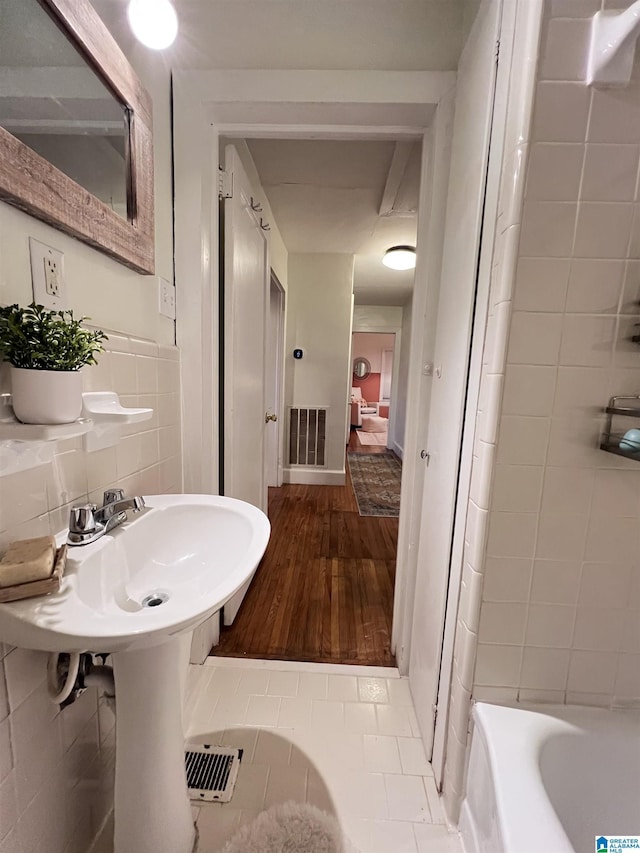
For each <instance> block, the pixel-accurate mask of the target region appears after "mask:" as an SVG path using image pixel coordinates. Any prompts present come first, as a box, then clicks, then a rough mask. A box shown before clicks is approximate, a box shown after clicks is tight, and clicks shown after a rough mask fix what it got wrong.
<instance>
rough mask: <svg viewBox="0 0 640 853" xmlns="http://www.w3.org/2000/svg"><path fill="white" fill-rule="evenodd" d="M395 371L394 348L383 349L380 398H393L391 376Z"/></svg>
mask: <svg viewBox="0 0 640 853" xmlns="http://www.w3.org/2000/svg"><path fill="white" fill-rule="evenodd" d="M392 373H393V350H392V349H383V350H382V369H381V371H380V400H390V399H391V376H392Z"/></svg>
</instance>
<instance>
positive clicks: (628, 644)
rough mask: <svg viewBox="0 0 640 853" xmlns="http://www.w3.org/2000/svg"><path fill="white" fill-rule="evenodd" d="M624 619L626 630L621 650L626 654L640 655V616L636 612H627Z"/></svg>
mask: <svg viewBox="0 0 640 853" xmlns="http://www.w3.org/2000/svg"><path fill="white" fill-rule="evenodd" d="M623 619H624V628H623V632H622V643H621V646H620V648H621V649H622V651H624V652H633V653H636V654H640V616H639V615H638V613H637V611H635V610H627V611H626V612H625V613H624V616H623Z"/></svg>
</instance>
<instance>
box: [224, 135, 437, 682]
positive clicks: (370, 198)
mask: <svg viewBox="0 0 640 853" xmlns="http://www.w3.org/2000/svg"><path fill="white" fill-rule="evenodd" d="M221 148H223V149H224V152H225V160H224V162H223V163H222V165H223V167H224V168H225V172H226V173H227V174H226V176H225V183H226V185H227V186H228V187H230V188H231V189H230V190H229V191H228V194H227V195H225V196H224V198H225V202H224V203H225V205H226V207H225V210H224V216H223V218H224V222H225V227H224V229H223V230H224V239H225V251H224V257H225V270H224V275H225V279H224V280H225V297H224V304H225V317H224V337H225V359H224V361H225V365H226V368H227V369H225V393H224V400H225V404H224V406H223V411H221V417H224V419H225V436H226V435H228V434H230V433H231V431H232V429H233V419H234V413H235V411H242V413H243V418H244V420H243V423H242V431H243V432H244V433H246V434H247V435H248V434H252V435H255V436H256V438H255V441H254V442H253V445H252V446H247V447H245V448H244V449H242V448H240V447H239V444H238V442H239V440H240V436H239V425H236V430H235V432H234V433H233V434H232V435H230V438H229V440H228V441H227V442H225V446H224V453H223V456H224V459H225V470H226V469H227V467H229V468H230V469H232V470H233V465H234V461H233V459H228V452H229V450H230V449H231V450H233V452H235V453H240V454H244V456H243V465H242V466H240V465H238V467H239V468H240V467H241V473H243V474H245V475H247V476H248V475H250V466H248V465H246V460H247V458H248V456H249V454H250V451H251V450H252V449H253V451H254V452H253V464H254V466H256V463H257V466H258V467H259V458H258V457H259V455H260V449H261V448H264V450H263V452H264V456H265V462H266V482H267V485H268V486H269V487H270V489H269V499H268V515H269V518H270V520H271V523H272V538H271V543H270V546H269V548H268V550H267V553H266V555H265V558H264V560H263V562H262V564H261V566H260V567H259V568H258V570H257V572H256V574H255V577H254V579H253V581H252V584H251V587H250V588H249V589H248V591H245V597H244V600H243V603H242V606H241V607H240V606H239V602H238V600H237V598H238V597H234V602H233V605H234V612H233V618H228V613H227V611H228V607H227V606H225V613H224V626H225V627H224V628H223V629H222V634H221V637H220V643H219V645H218V646H217V647H215V648H214V649H213V654H216V655H234V654H238V655H241V656H243V657H258V658H277V659H288V660H305V661H316V662H323V663H327V662H331V663H339V664H350V663H352V664H373V665H393V663H394V657H393V654H392V651H391V626H392V614H393V588H394V582H395V556H396V549H397V535H398V515H399V500H400V473H401V466H400V462H399V460H398V459H397V457H395V456H394V454H393V452H391V451H388V450H387V437H388V435H389V436H390V433H389V430H388V427H390V426H391V427H393V425H394V415H395V412H396V410H397V408H398V407H400V408H403V409H404V407H405V406H406V387H405V388H404V391H403V394H402V395H401V399H398V396H399V395H398V393H397V392H398V390H399V386H398V382H397V379H398V369H397V364H398V363H399V359H395V358H394V350H396V351H397V352H399V348H400V346H401V345H404V346H405V347H408V346H409V342H410V336H409V334H405V335H404V337H401V327H402V314H403V310H404V307H403V305H402V304H394V303H399V302H401V301H403V300H406V297H407V292H408V293H409V295H410V294H411V287H412V279H413V276H412V274H411V273H406V272H402V273H398V272H397V271H395V270H387V269H386V268H385V267H384V266H383V265H382V257H383V255H384V250H385V249H386V248H388V246H389V244H393V243H394V242H401V243H403V244H407V243H415V240H416V228H417V198H418V191H419V180H420V161H421V150H420V142H419V141H417V142H415V143H411V144H408V143H406V142H401V143H400V142H397V141H393V140H387V139H384V140H376V139H371V140H358V141H356V140H352V141H348V140H341V141H324V142H320V141H311V140H309V141H306V140H290V139H283V140H279V139H269V140H261V139H253V138H252V139H250V140H242V139H234V138H226V137H225V139H224V141H223V144H221ZM229 167H230V168H229ZM230 169H231V174H229V171H230ZM351 169H352V170H353V172H351ZM374 201H375V204H373V202H374ZM233 211H236V213H235V214H234V213H233ZM382 211H383V212H382ZM337 215H339V217H340V222H339V227H336V223H335V219H336V216H337ZM236 221H237V222H242V223H244V224H246V225H247V228H248V230H247V234H246V236H243V235H242V234H240V233H239V229H238V228H236V229H235V230H234V231H233V232H232V233H227V226H228V224H229V223H235V222H236ZM265 233H266V234H267V235H268V242H269V249H268V251H269V254H270V256H271V257H272V268H273V266H275V265H276V264H278V261H279V259H278V255H282V254H283V253H284V254H285V257H286V258H287V259H288V260H287V262H286V263H285V264H283V263H282V260H281V258H280V261H279V263H280V265H279V270H280V272H281V274H282V275H283V279H284V281H283V282H280V281H278V279H277V276H276V274H275V271H272V276H271V282H270V289H269V292H268V294H267V297H266V300H265V311H266V324H265V328H264V352H265V364H264V401H265V407H264V420H263V421H261V420H260V418H261V417H262V415H260V412H261V411H263V409H262V407H261V405H260V403H259V400H260V399H261V392H260V389H259V388H258V387H257V386H256V377H257V376H259V375H260V372H259V370H256V365H255V364H254V367H253V371H251V369H250V365H249V363H248V362H247V363H246V367H247V369H246V370H245V371H244V372H240V373H234V371H233V370H230V369H228V368H229V365H230V364H232V363H233V362H238V363H239V364H240V366H242V365H243V364H244V363H245V359H244V356H243V354H241V355H238V354H237V352H236V350H232V351H229V347H232V346H233V344H234V342H237V344H238V343H239V346H240V347H241V348H242V346H243V344H242V342H243V341H247V342H248V343H247V344H246V347H247V351H248V352H253V351H254V350H255V348H256V346H257V345H258V344H257V343H256V341H257V339H258V338H259V337H260V336H261V335H262V333H263V332H262V324H261V322H260V318H259V317H258V316H257V314H256V306H257V305H258V304H259V303H260V301H261V299H262V291H263V282H264V275H263V269H264V267H263V265H262V263H259V261H260V260H261V257H262V255H261V252H260V251H259V247H260V245H261V240H262V239H263V238H264V235H265ZM254 243H255V244H256V246H257V247H258V248H254ZM254 258H255V262H253V261H252V263H251V264H250V263H249V260H251V259H254ZM378 267H379V269H378ZM372 268H373V272H372ZM250 270H253V273H252V275H253V278H254V285H253V291H254V298H253V299H251V297H250V295H249V289H248V287H247V281H246V280H245V275H246V274H247V271H250ZM363 270H364V272H363ZM372 281H373V282H374V290H375V292H374V293H373V294H372V293H371V285H372ZM363 283H364V285H366V286H367V287H368V288H369V290H367V291H366V292H365V295H364V296H363V295H362V293H361V290H362V288H363ZM354 296H355V299H356V300H357V301H359V302H362V301H363V300H366V301H367V302H370V303H373V304H372V305H370V306H369V308H368V310H369V311H370V310H372V308H373V309H374V310H376V311H378V312H380V313H381V314H384V315H386V316H387V317H392V318H393V325H392V326H391V327H390V329H389V331H387V332H382V333H376V332H370V333H360V332H356V333H355V335H354V336H352V329H353V328H354V325H353V316H352V315H353V308H352V300H353V299H354ZM285 300H286V306H287V311H286V312H284V311H283V305H284V303H285ZM384 301H386V303H387V304H384V305H380V304H378V303H379V302H384ZM233 306H237V309H236V312H235V313H234V312H233V311H231V313H230V312H229V308H230V307H231V308H233ZM365 307H366V306H365ZM358 308H359V309H360V311H361V310H362V308H363V306H362V305H358ZM285 313H286V320H285V319H284V318H285ZM283 326H284V333H282V328H283ZM283 339H284V340H285V341H286V345H285V346H284V350H286V355H285V354H284V353H283V346H282V340H283ZM298 345H300V346H298ZM360 345H362V346H363V347H364V349H363V354H367V355H368V356H369V359H367V363H368V364H369V366H370V368H372V369H371V370H369V372H368V376H367V377H366V379H365V385H364V386H363V387H364V390H365V392H366V394H367V396H371V395H372V394H373V398H375V402H374V408H373V411H374V417H371V416H370V415H369V410H368V409H366V408H363V409H362V410H360V407H359V406H355V407H354V406H353V405H351V404H350V405H347V401H348V399H349V396H350V395H351V394H352V393H353V390H354V383H355V385H356V386H358V387H360V384H361V383H360V381H359V380H357V379H356V380H354V378H353V374H352V369H351V355H352V354H353V355H355V354H357V352H358V351H359V347H360ZM404 360H405V363H407V364H408V358H407V357H406V355H405V359H404ZM283 366H284V376H283V375H282V367H283ZM383 367H384V370H383ZM367 381H368V383H369V384H368V385H367V384H366V382H367ZM226 383H229V384H230V385H231V386H232V387H230V388H229V391H227V384H226ZM374 386H375V389H374ZM383 391H384V396H383ZM244 396H246V401H245V404H244V405H243V404H242V398H243V397H244ZM373 398H372V402H373ZM227 400H231V401H234V406H229V405H228V404H227V402H226V401H227ZM283 401H284V405H283ZM354 408H356V409H357V415H358V423H357V426H358V429H362V434H363V436H364V438H367V437H369V438H373V439H375V438H377V437H379V436H380V433H379V432H378V430H377V427H378V426H379V425H383V426H384V427H385V429H384V436H383V438H384V440H383V441H382V442H380V441H374V442H373V444H374V446H369V445H367V443H366V442H364V441H363V442H360V441H359V440H358V439H357V437H356V436H355V435H354V437H353V443H352V445H351V447H350V450H349V456H351V455H352V454H353V453H354V451H355V452H356V453H357V454H358V458H356V459H354V460H350V461H349V464H347V454H346V453H345V441H344V436H345V431H346V428H347V427H348V426H349V425H350V420H351V411H352V410H353V409H354ZM283 410H284V414H285V417H284V418H283V417H282V416H281V414H280V413H281V412H282V411H283ZM361 411H362V419H360V413H361ZM252 412H253V423H254V425H253V426H251V425H250V424H248V423H247V421H248V419H250V418H251V417H252ZM279 414H280V416H278V415H279ZM276 418H277V419H276ZM265 422H266V424H265ZM280 425H282V426H281V428H280V429H278V428H279V427H280ZM390 440H391V439H390ZM394 443H397V442H394ZM399 443H400V444H401V443H402V441H401V440H400V442H399ZM234 445H235V449H234ZM378 445H380V446H378ZM283 450H284V453H283V452H282V451H283ZM381 454H382V455H381ZM368 457H373V458H371V459H369V458H368ZM255 473H256V476H257V473H258V472H255ZM225 482H229V483H230V484H231V485H230V487H229V488H225V494H227V495H229V496H232V497H242V495H240V494H238V493H236V492H234V491H233V487H234V486H236V485H237V484H239V483H240V479H239V478H237V479H236V480H235V481H234V480H228V479H227V478H226V477H225ZM376 492H377V494H376ZM243 494H246V495H248V494H251V489H249V488H247V489H245V491H244V493H243ZM245 499H246V498H245ZM238 607H239V609H238ZM231 623H233V624H231Z"/></svg>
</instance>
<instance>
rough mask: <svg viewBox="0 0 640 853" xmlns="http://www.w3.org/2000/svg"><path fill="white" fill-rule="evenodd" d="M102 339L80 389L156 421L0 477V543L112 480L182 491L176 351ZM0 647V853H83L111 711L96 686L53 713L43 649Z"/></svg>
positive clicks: (104, 762)
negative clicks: (102, 393) (112, 395)
mask: <svg viewBox="0 0 640 853" xmlns="http://www.w3.org/2000/svg"><path fill="white" fill-rule="evenodd" d="M106 345H107V347H108V351H107V352H105V353H104V354H103V355H102V356H101V357H100V360H99V365H98V366H97V367H95V368H93V367H92V368H87V369H85V375H84V379H85V390H114V391H118V392H119V393H120V394H121V395H123V396H122V400H123V403H124V404H125V405H132V406H136V405H140V406H148V407H151V408H153V409H154V415H153V418H152V419H151V420H150V421H146V422H144V423H141V424H137V425H135V426H134V427H129V428H128V429H127V431H126V433H127V434H126V435H125V436H124V437H123V438H122V439H121V440H120V442H119V444H118V445H117V446H116V447H111V448H107V449H105V450H100V451H96V452H95V453H86V452H84V451H83V449H82V440H81V439H74V440H72V441H66V442H59V443H58V444H57V446H56V451H55V457H54V460H53V462H52V463H51V464H48V465H44V466H41V467H39V468H32V469H30V470H28V471H24V472H22V473H18V474H13V475H10V476H7V477H3V478H2V479H0V550H2V549H3V546H4V545H6V544H7V543H8V542H9V541H11V540H12V539H16V538H24V537H29V536H35V535H41V534H44V533H49V532H51V533H55V532H57V531H58V530H60V529H61V528H63V527H66V525H67V519H68V516H69V507H70V505H71V504H72V503H75V502H77V501H83V500H84V501H86V500H89V499H91V500H93V501H95V502H97V501H100V502H101V500H102V492H103V490H104V489H105V488H106V487H108V486H119V487H121V488H124V489H125V491H126V492H127V493H129V494H156V493H158V492H179V491H181V488H182V467H181V461H180V442H179V425H180V404H179V393H180V385H179V360H178V358H179V353H178V350H177V349H176V348H175V347H168V346H159V345H158V344H156V343H153V342H151V341H146V340H141V339H136V338H129V337H123V336H121V335H117V334H111V335H110V338H109V341H108V342H107V344H106ZM0 649H1V651H0V853H15V851H21V853H26V851H29V853H86V851H87V850H89V848H90V846H91V842H92V840H93V838H94V837H95V836H96V834H97V833H98V832H99V830H100V829H101V827H102V824H103V823H104V820H105V818H106V817H107V815H108V814H109V811H110V809H111V807H112V803H113V767H114V747H115V740H114V735H115V731H114V722H115V721H114V716H113V714H112V713H111V711H110V710H109V708H108V707H107V706H106V705H103V704H101V703H99V701H98V697H97V694H96V691H95V690H88V691H87V692H86V693H84V694H83V695H82V697H81V698H80V699H79V700H78V701H77V702H76V703H74V704H73V705H70V706H69V707H68V708H66V709H65V710H64V711H61V712H60V711H59V710H58V709H57V706H54V705H53V704H52V703H51V702H50V700H49V699H48V697H47V693H46V684H45V675H46V659H47V656H46V654H42V653H39V652H32V651H26V650H24V649H11V648H2V647H1V646H0ZM52 815H55V816H56V819H55V820H52V819H51V816H52Z"/></svg>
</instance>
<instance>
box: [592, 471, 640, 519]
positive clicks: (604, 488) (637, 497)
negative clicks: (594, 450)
mask: <svg viewBox="0 0 640 853" xmlns="http://www.w3.org/2000/svg"><path fill="white" fill-rule="evenodd" d="M592 512H593V513H594V514H595V515H616V516H620V517H627V518H639V517H640V482H638V476H637V472H636V471H615V470H611V469H607V468H602V469H600V470H599V471H596V472H595V482H594V491H593V508H592Z"/></svg>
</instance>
